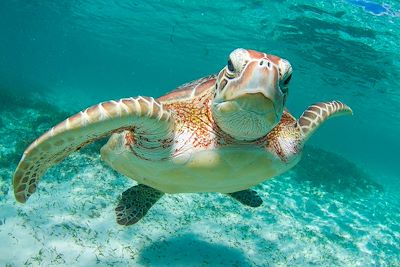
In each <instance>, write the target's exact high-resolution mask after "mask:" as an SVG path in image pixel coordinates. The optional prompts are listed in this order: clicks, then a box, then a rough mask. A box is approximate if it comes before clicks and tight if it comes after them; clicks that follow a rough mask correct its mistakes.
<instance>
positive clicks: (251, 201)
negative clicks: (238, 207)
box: [228, 189, 263, 208]
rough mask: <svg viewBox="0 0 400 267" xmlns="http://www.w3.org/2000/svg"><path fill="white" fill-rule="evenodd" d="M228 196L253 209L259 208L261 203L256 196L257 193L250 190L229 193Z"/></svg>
mask: <svg viewBox="0 0 400 267" xmlns="http://www.w3.org/2000/svg"><path fill="white" fill-rule="evenodd" d="M228 195H229V196H230V197H232V198H234V199H236V200H237V201H239V202H240V203H242V204H243V205H246V206H249V207H253V208H256V207H259V206H261V204H262V203H263V201H262V199H261V197H260V196H259V195H258V194H257V192H256V191H254V190H251V189H246V190H242V191H237V192H233V193H229V194H228Z"/></svg>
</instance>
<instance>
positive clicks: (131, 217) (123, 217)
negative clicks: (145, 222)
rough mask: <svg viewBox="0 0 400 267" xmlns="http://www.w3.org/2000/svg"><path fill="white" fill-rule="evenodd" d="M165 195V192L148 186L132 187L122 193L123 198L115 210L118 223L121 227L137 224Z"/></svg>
mask: <svg viewBox="0 0 400 267" xmlns="http://www.w3.org/2000/svg"><path fill="white" fill-rule="evenodd" d="M163 195H164V193H163V192H161V191H158V190H157V189H154V188H152V187H149V186H147V185H143V184H139V185H136V186H132V187H131V188H129V189H128V190H126V191H125V192H123V193H122V198H121V200H120V201H119V203H118V206H117V207H116V208H115V213H116V215H117V223H118V224H121V225H131V224H134V223H137V222H138V221H139V220H140V219H142V218H143V217H144V216H145V215H146V214H147V212H148V211H149V209H150V208H151V207H152V206H153V205H154V204H155V203H156V202H157V200H159V199H160V198H161V197H162V196H163Z"/></svg>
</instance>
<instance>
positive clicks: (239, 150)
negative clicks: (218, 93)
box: [101, 77, 302, 193]
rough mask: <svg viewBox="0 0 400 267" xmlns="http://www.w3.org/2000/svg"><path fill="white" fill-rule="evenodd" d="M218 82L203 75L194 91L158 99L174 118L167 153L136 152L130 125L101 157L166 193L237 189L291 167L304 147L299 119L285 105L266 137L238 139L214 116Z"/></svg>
mask: <svg viewBox="0 0 400 267" xmlns="http://www.w3.org/2000/svg"><path fill="white" fill-rule="evenodd" d="M214 83H215V79H214V78H213V77H210V78H209V79H206V80H200V81H199V82H198V84H196V85H195V86H193V89H192V91H191V92H190V93H188V92H186V94H187V95H190V96H191V97H190V98H187V99H185V98H184V97H183V96H182V97H181V98H180V99H179V101H177V100H175V99H176V97H175V96H166V97H161V98H159V99H158V100H160V102H161V103H162V104H163V107H164V109H166V110H168V111H170V112H171V114H172V117H173V118H174V121H175V132H174V140H173V145H172V150H171V155H170V158H169V159H165V160H162V161H154V160H153V159H150V158H149V159H143V158H141V159H138V158H137V157H136V156H134V155H132V153H131V152H130V150H132V148H135V147H136V146H137V143H136V142H135V139H134V137H133V136H134V134H133V132H131V131H126V132H124V133H122V134H116V135H114V137H113V138H111V139H110V141H109V143H107V144H106V145H105V146H104V147H103V149H102V151H101V152H102V153H101V154H102V158H103V159H104V160H105V161H106V162H107V163H108V164H109V165H110V166H112V167H113V168H114V169H116V170H117V171H119V172H121V173H123V174H124V175H126V176H128V177H130V178H132V179H134V180H136V181H138V182H139V183H142V184H145V185H148V186H151V187H153V188H156V189H158V190H160V191H162V192H166V193H182V192H222V193H231V192H236V191H240V190H244V189H247V188H249V187H251V186H254V185H256V184H258V183H260V182H262V181H264V180H266V179H268V178H271V177H274V176H276V175H279V174H280V173H282V172H284V171H286V170H288V169H289V168H291V167H293V166H294V165H295V164H296V163H297V162H298V160H299V159H300V157H299V156H300V149H301V147H302V142H301V137H302V135H301V131H300V128H299V127H298V126H297V122H296V120H295V119H294V118H293V117H292V116H291V115H290V114H289V113H288V112H286V111H285V112H284V114H283V115H282V118H281V122H280V123H279V124H278V126H276V127H275V128H274V129H273V131H271V132H270V133H269V134H268V135H266V136H264V137H263V138H260V139H257V140H254V141H251V142H247V141H239V140H236V139H234V138H232V137H231V136H229V135H227V134H226V133H224V132H223V131H221V129H220V128H219V127H218V125H217V124H216V123H215V121H214V119H213V116H212V113H211V103H212V99H213V95H214V93H213V90H214V88H215V84H214ZM175 93H176V92H173V93H172V94H175ZM177 93H179V94H182V92H181V91H179V90H178V92H177ZM170 97H171V98H170ZM136 149H137V148H136Z"/></svg>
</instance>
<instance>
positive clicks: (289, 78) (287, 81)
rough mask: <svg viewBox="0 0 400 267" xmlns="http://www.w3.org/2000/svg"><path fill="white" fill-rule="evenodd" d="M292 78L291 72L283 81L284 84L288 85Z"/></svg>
mask: <svg viewBox="0 0 400 267" xmlns="http://www.w3.org/2000/svg"><path fill="white" fill-rule="evenodd" d="M291 79H292V74H290V75H289V77H287V78H286V79H285V81H284V82H283V85H288V84H289V82H290V80H291Z"/></svg>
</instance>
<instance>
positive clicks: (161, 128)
mask: <svg viewBox="0 0 400 267" xmlns="http://www.w3.org/2000/svg"><path fill="white" fill-rule="evenodd" d="M173 124H174V121H173V118H172V117H171V114H170V112H169V111H167V110H165V109H164V108H163V106H162V104H160V103H159V102H158V101H156V100H154V99H153V98H147V97H146V98H145V97H137V98H126V99H121V100H119V101H108V102H103V103H100V104H98V105H95V106H92V107H90V108H88V109H86V110H84V111H81V112H80V113H77V114H76V115H74V116H72V117H70V118H68V119H66V120H65V121H63V122H61V123H60V124H58V125H57V126H55V127H53V128H51V129H50V130H49V131H48V132H46V133H45V134H43V135H42V136H41V137H39V138H38V139H37V140H36V141H35V142H34V143H32V144H31V145H30V146H29V147H28V148H27V149H26V150H25V152H24V154H23V156H22V159H21V161H20V162H19V164H18V166H17V169H16V171H15V173H14V178H13V184H14V194H15V198H16V199H17V200H18V201H19V202H25V201H26V200H27V199H28V198H29V196H30V195H31V194H32V193H33V192H35V190H36V185H37V183H38V180H39V178H40V177H41V176H42V175H43V174H44V172H45V171H46V170H47V169H49V168H50V167H52V166H53V165H55V164H56V163H58V162H60V161H61V160H63V159H64V158H65V157H67V156H68V155H69V154H71V153H72V152H74V151H76V150H79V149H80V148H81V147H83V146H85V145H87V144H89V143H92V142H94V141H96V140H98V139H100V138H102V137H106V136H108V135H110V134H112V133H116V132H120V131H123V130H132V131H133V132H134V137H135V142H136V143H135V144H136V145H135V147H134V148H133V152H134V153H136V154H137V155H138V156H141V157H143V158H146V156H149V155H151V158H152V159H158V158H159V159H162V158H165V157H167V156H168V155H169V152H170V151H169V149H170V144H171V142H172V138H173Z"/></svg>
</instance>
